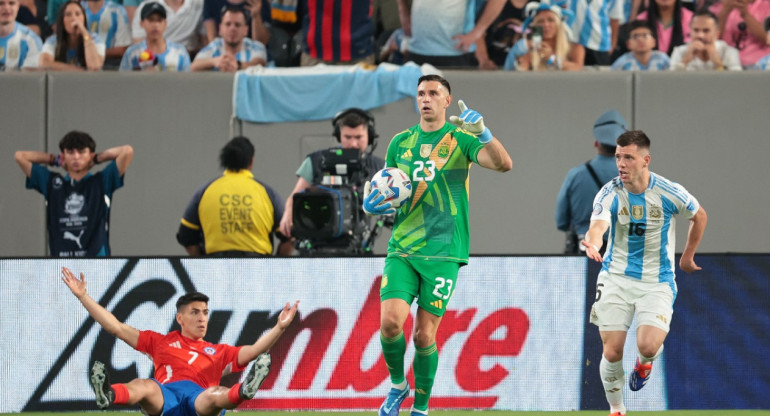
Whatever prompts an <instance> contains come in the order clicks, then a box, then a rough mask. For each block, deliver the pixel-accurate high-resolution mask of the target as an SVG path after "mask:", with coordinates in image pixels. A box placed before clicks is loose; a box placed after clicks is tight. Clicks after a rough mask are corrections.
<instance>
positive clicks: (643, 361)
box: [636, 344, 663, 364]
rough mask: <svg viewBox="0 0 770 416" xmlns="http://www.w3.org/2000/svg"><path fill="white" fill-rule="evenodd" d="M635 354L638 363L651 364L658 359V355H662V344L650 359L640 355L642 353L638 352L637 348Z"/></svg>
mask: <svg viewBox="0 0 770 416" xmlns="http://www.w3.org/2000/svg"><path fill="white" fill-rule="evenodd" d="M636 352H637V353H638V354H639V363H641V364H647V363H651V362H653V361H655V360H656V359H658V357H660V354H661V353H663V344H660V348H658V352H656V353H655V355H653V356H652V357H645V356H644V355H642V353H641V352H639V349H638V347H637V350H636Z"/></svg>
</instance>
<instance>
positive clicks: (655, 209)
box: [650, 205, 663, 219]
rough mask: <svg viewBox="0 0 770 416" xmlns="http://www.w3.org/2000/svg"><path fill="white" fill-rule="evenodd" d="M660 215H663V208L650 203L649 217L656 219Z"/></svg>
mask: <svg viewBox="0 0 770 416" xmlns="http://www.w3.org/2000/svg"><path fill="white" fill-rule="evenodd" d="M661 216H663V209H662V208H661V207H659V206H657V205H652V206H651V207H650V218H655V219H658V218H660V217H661Z"/></svg>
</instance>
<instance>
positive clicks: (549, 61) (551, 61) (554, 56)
mask: <svg viewBox="0 0 770 416" xmlns="http://www.w3.org/2000/svg"><path fill="white" fill-rule="evenodd" d="M554 62H556V55H554V54H551V56H549V57H548V61H546V63H545V65H546V66H551V65H553V64H554Z"/></svg>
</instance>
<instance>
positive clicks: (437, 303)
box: [430, 299, 444, 309]
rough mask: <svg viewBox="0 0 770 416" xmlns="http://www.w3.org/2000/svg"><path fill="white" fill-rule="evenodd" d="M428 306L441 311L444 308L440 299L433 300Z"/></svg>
mask: <svg viewBox="0 0 770 416" xmlns="http://www.w3.org/2000/svg"><path fill="white" fill-rule="evenodd" d="M430 306H433V307H434V308H436V309H441V308H442V307H443V306H444V302H442V301H441V299H439V300H434V301H433V302H431V303H430Z"/></svg>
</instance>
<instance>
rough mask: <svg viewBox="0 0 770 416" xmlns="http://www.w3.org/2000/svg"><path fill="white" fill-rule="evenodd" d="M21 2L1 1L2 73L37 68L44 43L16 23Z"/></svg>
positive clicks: (0, 42)
mask: <svg viewBox="0 0 770 416" xmlns="http://www.w3.org/2000/svg"><path fill="white" fill-rule="evenodd" d="M18 14H19V0H0V71H14V70H20V69H23V68H28V69H29V68H37V66H38V62H39V61H40V51H41V50H42V49H43V41H41V40H40V37H39V36H38V35H37V34H35V32H33V31H32V30H30V29H29V28H28V27H26V26H24V25H23V24H21V23H17V22H16V15H18Z"/></svg>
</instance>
